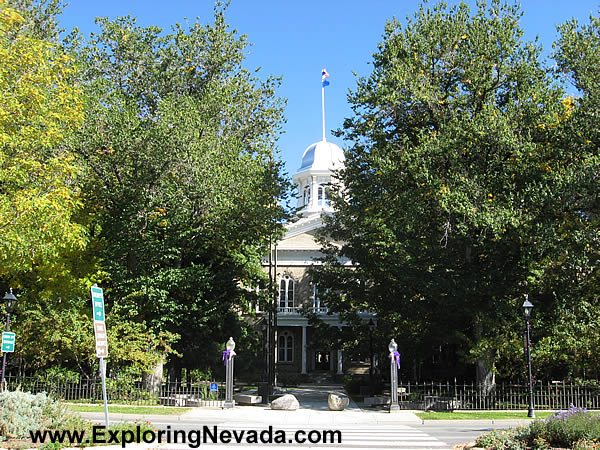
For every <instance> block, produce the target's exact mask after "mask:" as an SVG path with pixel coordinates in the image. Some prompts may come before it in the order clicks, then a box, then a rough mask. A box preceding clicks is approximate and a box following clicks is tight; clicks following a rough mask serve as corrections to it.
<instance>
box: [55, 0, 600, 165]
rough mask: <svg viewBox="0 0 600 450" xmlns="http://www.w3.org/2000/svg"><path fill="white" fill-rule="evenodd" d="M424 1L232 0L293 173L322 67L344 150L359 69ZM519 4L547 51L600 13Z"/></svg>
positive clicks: (97, 10)
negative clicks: (268, 80)
mask: <svg viewBox="0 0 600 450" xmlns="http://www.w3.org/2000/svg"><path fill="white" fill-rule="evenodd" d="M449 3H450V4H454V3H457V2H455V1H449ZM467 3H469V4H470V5H475V3H476V2H475V1H468V2H467ZM419 4H420V2H419V1H417V0H344V1H341V0H329V1H316V0H279V1H275V0H231V4H230V6H229V9H228V11H227V14H226V17H227V21H228V22H229V23H230V24H231V26H232V28H235V29H237V30H238V31H239V32H240V33H243V34H246V35H248V41H249V42H251V43H252V44H253V45H252V46H251V47H250V48H249V49H248V53H249V54H248V58H247V61H246V66H247V67H248V68H249V69H254V68H257V67H262V70H261V72H259V73H262V75H263V76H266V75H277V76H282V77H283V84H282V87H281V89H280V90H279V95H280V96H281V97H284V98H286V99H287V101H288V104H287V108H286V114H285V115H286V119H287V123H286V124H285V125H284V131H285V133H284V134H283V135H282V136H281V138H280V140H279V148H280V151H281V157H282V159H283V161H284V162H285V163H286V168H287V171H288V173H289V174H290V175H292V174H293V173H294V172H296V170H297V169H298V168H299V166H300V160H301V157H302V153H303V152H304V150H305V149H306V147H308V146H309V145H310V144H312V143H313V142H316V141H319V140H321V136H322V124H321V69H322V68H323V67H325V68H327V71H328V72H329V74H330V75H331V78H329V80H330V82H331V84H330V85H329V86H328V87H327V88H325V95H326V98H325V101H326V105H325V108H326V112H325V115H326V128H327V140H329V141H332V142H335V143H336V144H338V145H340V146H341V147H342V148H343V147H344V143H343V142H342V141H341V140H339V139H337V138H334V137H332V136H331V134H330V132H329V130H332V129H338V128H341V126H342V123H343V120H344V118H345V117H349V116H350V115H351V110H350V107H349V105H348V103H347V100H346V95H347V93H348V90H350V89H354V87H355V85H356V78H355V76H354V75H353V72H356V74H358V75H359V76H368V75H369V74H370V72H371V66H370V61H371V59H372V54H373V53H374V52H376V51H377V45H378V43H379V42H380V41H381V36H382V34H383V31H384V26H385V23H386V20H387V19H390V18H392V17H394V16H395V17H396V18H398V19H400V20H402V21H404V19H405V18H406V16H407V15H411V16H412V15H413V14H414V12H416V11H417V10H418V7H419ZM431 4H433V3H431ZM521 4H522V6H523V10H524V12H525V15H524V17H523V19H522V20H521V26H522V27H523V29H524V30H525V38H526V39H527V40H532V39H534V38H535V37H536V35H537V36H539V38H540V41H541V43H542V45H543V47H544V50H545V51H546V53H549V52H550V50H551V45H552V42H553V40H554V39H555V38H556V36H557V33H556V25H557V24H560V23H563V22H565V21H566V20H568V19H571V18H573V17H574V18H577V19H578V20H579V21H580V23H581V22H584V23H585V22H587V21H588V18H589V15H590V14H594V15H598V10H599V6H600V1H598V0H595V1H591V0H571V1H564V0H545V1H543V0H524V1H523V2H522V3H521ZM473 9H474V8H473ZM212 11H213V1H212V0H170V1H164V0H163V1H155V0H120V1H118V0H100V1H89V0H71V3H70V4H69V5H67V7H66V8H65V11H64V13H63V15H62V16H61V18H60V23H61V26H62V27H63V28H65V29H66V30H67V31H68V30H70V29H72V28H73V27H75V26H77V27H79V29H80V30H81V31H82V32H83V33H84V35H85V36H86V37H87V36H89V33H90V32H94V31H97V30H98V28H97V26H96V25H95V23H94V18H95V17H98V16H108V17H111V18H114V17H117V16H123V15H127V14H130V15H132V16H135V17H137V20H138V24H139V25H143V26H146V25H158V26H160V27H162V28H165V29H166V30H169V29H170V26H171V25H172V24H174V23H176V22H180V23H181V22H184V20H185V18H188V19H189V20H190V21H194V20H196V18H199V22H201V23H208V22H210V21H211V20H212Z"/></svg>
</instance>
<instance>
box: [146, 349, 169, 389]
mask: <svg viewBox="0 0 600 450" xmlns="http://www.w3.org/2000/svg"><path fill="white" fill-rule="evenodd" d="M163 366H164V360H163V358H162V357H161V359H160V361H159V362H158V364H156V366H154V368H153V369H152V370H151V371H150V372H148V373H146V374H144V384H145V386H146V389H147V390H148V391H149V392H151V393H152V394H154V395H156V396H157V397H158V396H159V395H160V387H161V385H162V378H163Z"/></svg>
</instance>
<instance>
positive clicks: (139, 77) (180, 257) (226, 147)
mask: <svg viewBox="0 0 600 450" xmlns="http://www.w3.org/2000/svg"><path fill="white" fill-rule="evenodd" d="M224 9H225V8H224V7H223V6H222V5H220V4H217V6H216V7H215V16H214V22H213V23H211V24H208V25H200V24H198V23H194V24H192V25H189V26H180V25H176V26H175V27H174V28H173V30H172V32H171V33H170V34H166V33H164V32H163V31H162V30H161V29H159V28H157V27H139V26H137V25H136V23H135V19H133V18H131V17H122V18H118V19H116V20H113V21H111V20H109V19H106V18H101V19H98V20H97V22H98V24H99V26H100V32H99V33H98V34H95V35H93V36H92V38H91V39H90V41H89V42H88V43H86V44H82V43H81V42H79V43H78V40H77V38H74V39H73V40H72V42H73V47H74V49H75V51H76V52H77V53H78V55H79V57H78V59H79V63H80V65H81V67H82V72H83V74H84V75H85V76H84V78H83V79H82V86H83V90H84V93H85V101H86V120H85V123H84V125H83V127H82V128H81V129H80V130H79V132H78V133H77V135H76V137H75V139H73V140H72V141H71V144H70V149H71V151H73V152H74V153H75V154H77V155H78V156H79V158H80V161H81V163H82V164H83V165H84V166H85V167H86V176H87V180H88V182H87V184H86V185H85V187H84V191H85V193H86V199H87V201H89V202H90V204H92V205H94V207H95V215H96V216H95V217H96V224H95V228H94V233H93V234H94V240H95V242H98V245H99V246H100V247H101V255H102V263H103V265H104V267H105V268H106V272H107V281H106V283H105V284H106V286H107V287H108V288H109V290H108V291H107V292H109V293H110V296H112V298H113V299H116V300H115V301H114V303H113V304H112V305H110V308H111V311H112V312H111V314H117V315H121V316H126V317H129V318H131V319H134V320H136V321H140V322H144V323H146V324H147V325H148V326H149V327H150V329H152V330H153V331H155V332H163V331H168V332H174V333H177V334H179V335H180V336H181V340H180V342H179V344H178V345H177V349H178V350H179V351H180V352H181V353H182V354H183V355H184V358H185V359H187V360H188V361H191V359H192V358H191V356H192V355H194V359H195V360H196V361H202V358H198V354H200V355H204V354H205V353H206V352H207V351H208V349H209V348H210V347H209V343H211V342H213V341H218V342H224V340H226V338H227V337H228V336H229V331H228V330H225V329H224V328H225V327H226V326H227V324H231V323H234V324H235V321H236V320H235V319H236V317H237V316H236V314H235V313H234V312H233V310H234V309H235V308H238V309H240V310H243V309H244V308H245V307H246V306H247V303H248V301H251V300H252V301H253V300H258V299H257V298H256V294H255V291H254V289H253V288H254V287H256V286H258V285H263V286H264V285H265V283H266V279H265V277H264V274H263V272H262V269H261V266H260V258H261V256H262V255H263V254H264V253H265V252H266V249H267V248H268V243H269V239H270V238H271V237H272V236H273V235H274V233H277V230H280V229H281V225H280V224H278V222H280V221H281V219H282V218H283V217H284V216H285V214H284V210H283V208H282V207H280V206H278V205H277V200H278V199H281V198H283V197H284V192H285V189H286V183H285V181H284V180H283V177H282V173H281V166H280V164H279V162H277V160H276V156H277V155H276V147H275V145H276V138H277V133H278V132H279V129H280V126H281V122H282V106H283V102H282V100H280V99H278V98H277V97H276V95H275V89H276V88H277V86H278V83H279V81H278V80H277V79H275V78H272V77H269V78H267V79H266V80H261V79H260V78H258V77H257V75H255V74H253V73H251V72H249V71H248V70H246V69H245V68H244V67H243V64H242V63H243V60H244V57H245V50H244V49H245V46H246V38H245V36H240V35H238V34H237V32H236V31H231V30H229V27H228V25H227V24H226V21H225V15H224ZM107 297H108V296H107ZM217 357H218V354H217V353H216V352H215V354H214V355H208V356H207V358H208V359H216V358H217Z"/></svg>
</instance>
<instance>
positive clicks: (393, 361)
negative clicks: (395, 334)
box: [388, 339, 400, 412]
mask: <svg viewBox="0 0 600 450" xmlns="http://www.w3.org/2000/svg"><path fill="white" fill-rule="evenodd" d="M388 350H389V351H390V390H391V393H390V394H391V402H390V412H392V411H398V410H399V409H400V406H399V405H398V366H399V365H400V354H399V353H398V344H396V341H395V340H393V339H392V340H391V341H390V344H389V345H388Z"/></svg>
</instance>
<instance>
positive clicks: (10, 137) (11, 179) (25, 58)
mask: <svg viewBox="0 0 600 450" xmlns="http://www.w3.org/2000/svg"><path fill="white" fill-rule="evenodd" d="M0 61H2V64H1V65H0V241H1V242H2V245H1V246H0V277H2V278H4V279H5V280H7V281H8V280H11V279H12V280H14V279H15V278H18V276H19V275H20V274H23V273H26V272H28V271H29V270H30V269H31V268H33V267H37V268H41V267H44V266H51V265H52V262H53V261H55V260H56V259H57V258H58V257H59V256H60V254H61V252H64V251H67V252H70V251H72V250H74V249H80V248H82V247H83V246H84V245H85V242H86V238H85V229H84V228H83V227H82V226H81V225H79V224H77V223H75V221H74V220H73V216H74V214H75V212H76V211H77V210H78V208H79V207H80V205H81V200H80V197H79V194H78V191H77V189H76V187H75V184H74V180H75V178H76V175H77V168H76V166H75V165H74V164H73V158H72V157H71V155H70V154H68V153H66V152H64V151H61V150H59V148H60V147H59V144H60V143H61V141H62V140H63V138H64V137H65V135H67V134H68V133H70V132H71V131H72V130H73V129H74V128H75V127H76V126H77V125H78V124H79V123H81V122H82V120H83V106H82V102H81V100H80V92H79V90H78V89H77V87H76V86H75V85H74V84H73V83H72V76H73V74H74V71H75V66H74V64H73V63H72V62H71V60H70V58H69V56H68V55H67V54H65V53H64V52H63V51H62V50H61V48H60V47H59V45H58V44H57V43H56V42H54V41H53V40H51V39H44V38H41V37H40V33H36V32H35V29H34V27H32V26H31V23H30V22H29V21H28V19H27V16H26V14H25V12H24V11H19V10H18V9H16V8H13V7H11V5H10V4H9V3H8V2H7V1H6V0H0ZM17 283H18V282H17Z"/></svg>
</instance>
